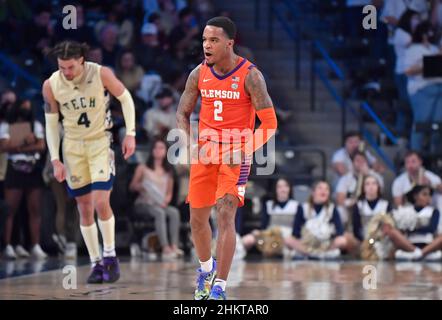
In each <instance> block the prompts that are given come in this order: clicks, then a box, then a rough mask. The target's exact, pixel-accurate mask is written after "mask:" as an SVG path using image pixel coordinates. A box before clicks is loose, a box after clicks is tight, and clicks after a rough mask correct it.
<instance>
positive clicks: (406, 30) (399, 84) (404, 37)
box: [392, 9, 420, 138]
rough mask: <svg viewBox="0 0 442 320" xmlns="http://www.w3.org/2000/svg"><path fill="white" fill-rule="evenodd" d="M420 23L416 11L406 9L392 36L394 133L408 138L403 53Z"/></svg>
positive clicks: (407, 111) (408, 122) (408, 107)
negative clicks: (395, 100)
mask: <svg viewBox="0 0 442 320" xmlns="http://www.w3.org/2000/svg"><path fill="white" fill-rule="evenodd" d="M419 22H420V16H419V13H418V12H417V11H413V10H410V9H408V10H407V11H405V13H404V14H403V15H402V16H401V18H400V19H399V22H398V26H397V28H396V30H395V31H394V35H393V40H392V41H393V46H394V51H395V53H396V66H395V82H396V88H397V90H398V95H399V101H398V111H397V116H396V133H397V134H398V135H400V136H401V137H406V138H408V137H409V135H408V130H407V128H409V127H410V124H411V109H410V101H409V97H408V92H407V75H406V74H405V65H404V60H405V51H406V49H407V48H408V46H409V45H410V44H411V43H412V34H413V32H414V30H415V29H416V27H417V25H418V24H419Z"/></svg>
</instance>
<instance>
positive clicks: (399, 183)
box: [391, 151, 442, 207]
mask: <svg viewBox="0 0 442 320" xmlns="http://www.w3.org/2000/svg"><path fill="white" fill-rule="evenodd" d="M404 158H405V172H403V173H402V174H400V175H399V176H398V177H396V179H394V181H393V184H392V191H391V192H392V195H393V200H394V205H395V206H396V207H399V206H400V205H403V204H404V203H405V198H404V197H405V195H406V194H407V193H408V192H410V191H411V189H413V187H414V186H416V185H427V186H430V187H431V188H432V189H434V190H436V191H437V193H436V195H435V200H436V201H437V200H438V198H440V197H441V193H442V180H441V178H440V177H439V176H438V175H436V174H435V173H433V172H431V171H429V170H426V169H425V168H424V166H423V164H422V158H421V156H420V155H419V153H418V152H416V151H408V152H407V153H406V154H405V157H404Z"/></svg>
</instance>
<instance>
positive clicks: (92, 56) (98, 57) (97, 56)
mask: <svg viewBox="0 0 442 320" xmlns="http://www.w3.org/2000/svg"><path fill="white" fill-rule="evenodd" d="M87 60H88V61H91V62H95V63H98V64H103V50H102V49H101V47H98V46H95V47H91V48H90V50H89V52H88V53H87Z"/></svg>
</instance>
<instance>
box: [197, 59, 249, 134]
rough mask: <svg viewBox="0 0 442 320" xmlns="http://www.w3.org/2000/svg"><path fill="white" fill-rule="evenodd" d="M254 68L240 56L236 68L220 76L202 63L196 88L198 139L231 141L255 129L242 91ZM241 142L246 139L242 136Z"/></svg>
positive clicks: (245, 96) (247, 95)
mask: <svg viewBox="0 0 442 320" xmlns="http://www.w3.org/2000/svg"><path fill="white" fill-rule="evenodd" d="M253 67H255V65H254V64H252V63H251V62H250V61H248V60H247V59H245V58H242V57H240V59H239V63H238V65H237V66H236V67H235V68H234V69H233V70H232V71H230V72H229V73H227V74H225V75H219V74H217V73H216V72H215V70H214V69H213V67H209V66H208V65H207V64H206V63H205V62H203V63H202V64H201V67H200V74H199V80H198V89H199V91H200V94H201V111H200V117H199V118H200V119H199V139H200V140H210V141H216V142H223V141H225V140H226V139H227V141H226V142H230V141H231V140H232V139H237V138H239V137H238V134H241V133H240V132H243V133H244V132H246V131H247V130H245V129H249V130H250V131H251V132H252V133H253V129H254V127H255V109H254V108H253V106H252V101H251V99H250V95H249V94H248V93H247V92H246V89H245V78H246V75H247V73H248V72H249V71H250V70H251V69H252V68H253ZM240 139H241V141H243V142H245V141H247V138H246V137H245V136H244V135H243V134H241V138H240Z"/></svg>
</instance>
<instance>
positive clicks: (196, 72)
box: [187, 62, 203, 88]
mask: <svg viewBox="0 0 442 320" xmlns="http://www.w3.org/2000/svg"><path fill="white" fill-rule="evenodd" d="M202 65H203V62H202V63H200V64H199V65H197V66H196V67H195V68H193V70H192V71H190V74H189V76H188V77H187V83H188V84H192V85H194V86H195V88H196V86H197V85H198V82H199V78H200V71H201V68H202Z"/></svg>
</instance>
